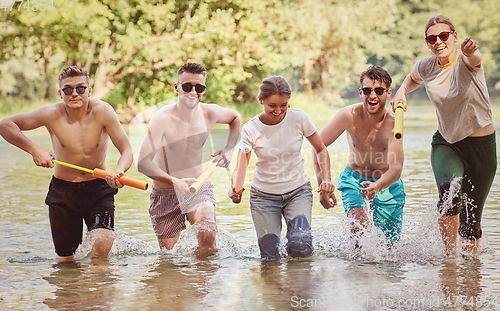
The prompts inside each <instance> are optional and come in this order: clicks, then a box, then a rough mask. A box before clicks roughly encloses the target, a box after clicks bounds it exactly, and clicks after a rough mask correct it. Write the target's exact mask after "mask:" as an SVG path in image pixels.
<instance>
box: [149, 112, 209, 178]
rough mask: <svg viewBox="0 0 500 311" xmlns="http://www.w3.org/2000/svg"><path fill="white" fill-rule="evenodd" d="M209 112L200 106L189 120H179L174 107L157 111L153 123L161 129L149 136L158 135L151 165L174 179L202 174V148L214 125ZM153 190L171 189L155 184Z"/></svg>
mask: <svg viewBox="0 0 500 311" xmlns="http://www.w3.org/2000/svg"><path fill="white" fill-rule="evenodd" d="M211 109H212V108H211V105H207V104H202V103H200V104H199V106H198V107H197V108H196V109H194V111H193V113H192V114H191V115H190V116H189V117H186V116H182V117H180V116H179V111H178V107H177V105H175V104H174V105H169V106H165V107H163V108H162V110H161V111H159V112H160V114H158V116H157V120H155V123H156V124H158V123H159V124H163V125H164V127H163V128H162V129H161V130H160V131H158V130H156V131H155V133H154V134H153V135H155V136H156V135H161V140H160V145H159V147H160V148H157V150H156V156H155V162H156V163H157V165H158V166H159V167H160V168H161V169H162V170H164V171H166V172H167V173H168V174H169V175H171V176H173V177H176V178H196V177H198V176H199V175H200V174H201V173H202V172H203V165H202V162H203V146H204V145H205V143H206V141H207V139H208V135H209V132H210V130H211V129H212V127H213V126H214V124H215V121H216V120H215V118H214V117H213V116H212V115H213V113H211ZM156 128H157V127H156ZM157 129H158V128H157ZM153 186H154V187H155V188H172V187H173V186H172V185H170V184H167V183H164V182H161V181H158V180H154V181H153Z"/></svg>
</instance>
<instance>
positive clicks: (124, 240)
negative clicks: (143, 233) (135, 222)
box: [75, 230, 158, 258]
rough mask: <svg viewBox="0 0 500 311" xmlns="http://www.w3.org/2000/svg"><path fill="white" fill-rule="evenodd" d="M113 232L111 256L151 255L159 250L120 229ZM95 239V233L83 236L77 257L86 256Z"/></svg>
mask: <svg viewBox="0 0 500 311" xmlns="http://www.w3.org/2000/svg"><path fill="white" fill-rule="evenodd" d="M113 233H114V238H115V240H114V242H113V247H112V248H111V251H110V253H109V255H110V256H120V255H149V254H154V253H157V252H158V250H156V249H155V248H153V247H151V246H150V245H149V244H147V243H146V242H144V241H141V240H139V239H136V238H134V237H130V236H127V235H125V234H124V233H123V232H121V231H119V230H115V231H113ZM95 239H96V236H95V235H93V234H86V235H85V237H84V238H83V241H82V244H80V246H79V247H78V249H77V250H76V252H75V258H83V257H85V256H86V255H87V254H88V253H89V252H90V251H91V250H92V246H93V245H94V242H95Z"/></svg>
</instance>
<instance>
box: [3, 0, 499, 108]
mask: <svg viewBox="0 0 500 311" xmlns="http://www.w3.org/2000/svg"><path fill="white" fill-rule="evenodd" d="M0 3H1V4H2V7H1V8H0V29H2V31H1V33H0V46H1V54H0V85H1V86H2V87H1V88H0V96H3V97H9V98H19V99H26V100H32V99H40V98H44V99H47V100H52V101H53V100H56V99H57V98H58V96H57V73H58V71H59V70H60V68H61V67H62V66H65V65H80V66H84V67H86V68H87V69H88V70H89V72H90V74H91V78H92V81H91V83H92V86H93V94H92V96H93V97H97V98H101V99H104V100H106V101H108V102H109V103H110V104H112V105H113V106H114V107H115V108H116V109H120V110H122V111H127V112H128V113H130V114H133V113H135V112H137V111H140V110H142V109H144V108H145V107H148V106H151V105H155V104H157V103H159V102H161V101H163V100H166V99H168V98H172V97H173V96H174V95H175V94H174V92H173V89H172V84H173V83H174V82H176V81H175V79H176V71H177V68H178V67H179V66H181V65H182V64H184V63H186V62H190V61H192V62H198V63H201V64H203V65H204V66H205V67H206V68H207V69H208V77H207V86H208V89H207V93H206V95H205V97H204V101H205V102H213V103H218V104H221V105H245V104H246V103H249V102H254V101H255V96H256V94H257V89H258V86H259V85H260V81H261V80H262V79H263V78H264V77H266V76H269V75H272V74H281V75H283V76H285V77H286V78H287V79H288V80H289V81H290V82H291V83H292V86H293V88H294V90H295V91H297V92H301V93H304V94H307V95H308V96H311V97H313V98H316V99H318V100H322V101H324V102H327V103H330V104H335V103H336V102H338V101H339V99H340V98H341V97H349V96H353V95H355V94H356V89H357V85H358V77H359V74H360V73H361V72H362V71H363V70H365V69H366V68H367V67H368V66H369V65H370V64H372V65H379V66H382V67H384V68H386V69H387V70H388V71H389V72H390V73H391V74H392V75H393V78H394V84H393V88H397V87H398V86H399V83H400V82H401V80H402V79H403V78H404V77H405V76H406V75H407V74H408V73H409V72H410V70H411V68H412V65H413V64H414V63H415V61H416V60H417V59H419V58H422V57H425V56H428V55H430V52H429V51H428V49H427V47H426V44H425V42H424V40H423V37H424V26H425V23H426V22H427V20H428V19H429V18H430V17H432V16H434V15H438V14H442V15H445V16H448V17H450V18H451V19H452V20H453V22H454V23H455V26H456V27H457V31H458V33H459V40H460V41H461V40H463V39H464V38H465V37H466V36H468V35H469V36H471V37H472V38H474V39H475V40H478V41H479V44H480V48H481V52H482V54H483V56H484V66H485V69H486V74H487V78H488V82H489V85H490V91H491V92H492V93H495V91H496V90H498V89H500V82H499V81H500V80H499V77H500V74H499V70H500V68H499V65H498V64H499V61H500V41H498V40H496V38H498V37H499V32H500V24H499V23H498V20H499V18H500V6H498V5H497V3H496V0H440V1H437V0H385V1H377V0H336V1H335V0H316V1H310V0H230V1H218V0H204V1H200V0H163V1H162V0H100V1H98V0H66V1H63V0H30V1H28V0H25V1H21V0H17V1H15V0H0Z"/></svg>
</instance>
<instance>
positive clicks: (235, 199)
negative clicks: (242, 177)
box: [227, 187, 245, 203]
mask: <svg viewBox="0 0 500 311" xmlns="http://www.w3.org/2000/svg"><path fill="white" fill-rule="evenodd" d="M243 191H245V188H243V189H242V190H241V193H237V192H236V189H234V188H233V187H230V188H229V190H228V192H227V196H228V197H229V198H230V199H231V200H232V201H233V202H238V203H239V202H240V201H241V197H242V196H243Z"/></svg>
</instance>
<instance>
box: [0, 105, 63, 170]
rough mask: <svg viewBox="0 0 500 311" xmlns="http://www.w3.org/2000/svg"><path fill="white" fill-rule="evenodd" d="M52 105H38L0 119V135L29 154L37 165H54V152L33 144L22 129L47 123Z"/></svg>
mask: <svg viewBox="0 0 500 311" xmlns="http://www.w3.org/2000/svg"><path fill="white" fill-rule="evenodd" d="M51 111H53V107H52V106H45V107H40V108H38V109H35V110H33V111H32V112H28V113H21V114H17V115H14V116H11V117H8V118H5V119H3V120H1V121H0V135H1V136H2V137H3V138H4V139H5V140H6V141H7V142H8V143H10V144H12V145H14V146H16V147H18V148H19V149H22V150H24V151H26V152H27V153H29V154H31V156H32V157H33V162H35V164H36V165H37V166H42V167H54V164H53V163H52V156H53V155H54V153H53V152H52V151H51V150H47V149H45V148H42V147H40V146H38V145H37V144H35V143H34V142H33V141H31V140H30V139H29V138H28V137H26V135H24V134H23V132H22V131H29V130H33V129H36V128H39V127H42V126H46V125H47V120H48V118H49V117H50V112H51Z"/></svg>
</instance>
